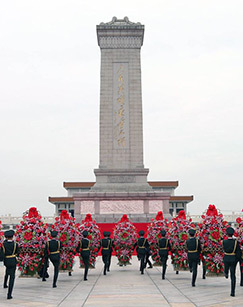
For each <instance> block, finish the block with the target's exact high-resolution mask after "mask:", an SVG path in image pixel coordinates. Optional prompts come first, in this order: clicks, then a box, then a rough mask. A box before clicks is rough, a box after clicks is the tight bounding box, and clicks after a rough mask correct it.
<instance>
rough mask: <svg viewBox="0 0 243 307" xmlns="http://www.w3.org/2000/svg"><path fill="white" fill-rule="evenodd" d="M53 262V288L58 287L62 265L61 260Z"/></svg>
mask: <svg viewBox="0 0 243 307" xmlns="http://www.w3.org/2000/svg"><path fill="white" fill-rule="evenodd" d="M50 260H51V263H52V264H53V266H54V277H53V286H55V285H56V283H57V278H58V273H59V265H60V260H52V259H51V258H50Z"/></svg>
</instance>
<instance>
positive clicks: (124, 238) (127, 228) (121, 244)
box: [113, 214, 137, 266]
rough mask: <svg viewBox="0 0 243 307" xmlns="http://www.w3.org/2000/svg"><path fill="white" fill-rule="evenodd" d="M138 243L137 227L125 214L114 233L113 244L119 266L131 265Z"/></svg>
mask: <svg viewBox="0 0 243 307" xmlns="http://www.w3.org/2000/svg"><path fill="white" fill-rule="evenodd" d="M136 241H137V233H136V228H135V226H134V225H133V224H132V223H131V222H130V221H129V219H128V217H127V215H126V214H124V215H123V216H122V218H121V220H120V222H118V223H117V225H116V226H115V228H114V231H113V242H114V246H115V253H116V257H117V259H118V265H119V266H126V265H130V264H131V263H130V260H131V258H132V252H133V249H134V244H135V243H136Z"/></svg>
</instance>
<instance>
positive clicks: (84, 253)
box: [76, 230, 90, 281]
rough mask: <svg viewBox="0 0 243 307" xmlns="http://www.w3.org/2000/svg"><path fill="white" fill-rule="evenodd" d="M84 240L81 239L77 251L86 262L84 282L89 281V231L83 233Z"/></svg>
mask: <svg viewBox="0 0 243 307" xmlns="http://www.w3.org/2000/svg"><path fill="white" fill-rule="evenodd" d="M82 235H83V238H82V239H81V241H80V242H79V243H78V246H77V249H76V251H77V252H78V253H80V256H81V257H82V259H83V262H84V280H85V281H86V280H88V279H87V276H88V270H89V257H90V248H89V246H90V241H89V239H88V238H87V236H88V231H87V230H84V231H83V233H82Z"/></svg>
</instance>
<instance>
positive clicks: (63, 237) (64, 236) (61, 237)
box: [60, 234, 67, 242]
mask: <svg viewBox="0 0 243 307" xmlns="http://www.w3.org/2000/svg"><path fill="white" fill-rule="evenodd" d="M60 241H61V242H65V241H67V236H66V235H65V234H62V235H61V236H60Z"/></svg>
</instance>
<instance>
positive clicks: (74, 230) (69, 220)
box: [51, 210, 80, 273]
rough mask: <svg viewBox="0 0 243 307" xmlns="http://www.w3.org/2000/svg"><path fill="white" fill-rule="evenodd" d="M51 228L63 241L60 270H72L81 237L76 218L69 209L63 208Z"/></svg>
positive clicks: (63, 271)
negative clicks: (70, 213)
mask: <svg viewBox="0 0 243 307" xmlns="http://www.w3.org/2000/svg"><path fill="white" fill-rule="evenodd" d="M51 229H52V230H55V231H57V232H58V239H59V240H60V242H61V243H62V249H61V255H60V256H61V261H60V269H59V272H60V273H65V272H72V268H73V264H74V257H75V253H76V247H77V245H78V242H79V238H80V235H79V230H78V226H77V224H75V219H74V218H73V217H72V216H70V215H69V213H68V212H67V210H62V212H61V214H60V217H56V218H55V223H54V224H53V225H51Z"/></svg>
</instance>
